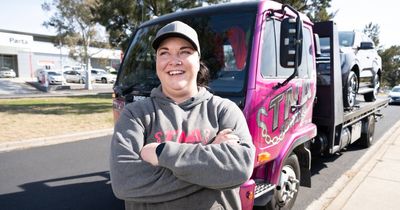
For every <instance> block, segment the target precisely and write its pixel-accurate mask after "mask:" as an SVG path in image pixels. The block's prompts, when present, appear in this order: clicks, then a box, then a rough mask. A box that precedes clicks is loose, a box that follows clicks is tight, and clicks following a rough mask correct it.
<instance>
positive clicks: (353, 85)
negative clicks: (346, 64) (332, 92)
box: [343, 71, 358, 108]
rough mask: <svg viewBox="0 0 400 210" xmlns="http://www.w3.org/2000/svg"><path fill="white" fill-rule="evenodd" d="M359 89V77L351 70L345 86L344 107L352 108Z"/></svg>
mask: <svg viewBox="0 0 400 210" xmlns="http://www.w3.org/2000/svg"><path fill="white" fill-rule="evenodd" d="M357 89H358V78H357V75H356V74H355V73H354V72H353V71H350V72H349V76H348V77H347V82H346V85H345V87H344V88H343V103H344V107H346V108H351V107H353V106H354V104H355V103H356V95H357Z"/></svg>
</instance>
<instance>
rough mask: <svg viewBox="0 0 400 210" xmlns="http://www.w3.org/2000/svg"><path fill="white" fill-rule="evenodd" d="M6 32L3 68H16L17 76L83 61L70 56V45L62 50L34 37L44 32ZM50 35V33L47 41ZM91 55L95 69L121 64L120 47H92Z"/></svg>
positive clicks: (0, 52)
mask: <svg viewBox="0 0 400 210" xmlns="http://www.w3.org/2000/svg"><path fill="white" fill-rule="evenodd" d="M3 31H4V30H1V29H0V67H2V66H7V67H10V68H12V69H14V71H15V72H16V73H17V77H21V78H36V71H37V70H38V69H41V68H46V67H50V68H53V69H56V70H62V67H63V66H77V65H81V62H80V61H77V60H74V59H72V58H71V57H69V49H68V48H67V47H61V49H60V48H59V47H57V46H55V45H54V43H51V42H45V41H35V39H34V37H35V36H41V37H43V36H45V35H35V34H31V35H30V34H27V33H22V32H21V33H22V34H19V32H3ZM50 38H51V36H48V40H51V39H50ZM42 40H43V39H42ZM89 54H90V55H91V57H92V59H91V61H93V65H92V66H93V67H96V68H105V67H106V66H113V67H114V66H117V65H119V63H120V55H121V51H120V50H112V49H97V48H89ZM104 60H105V61H104ZM104 64H107V65H104ZM102 65H104V66H102Z"/></svg>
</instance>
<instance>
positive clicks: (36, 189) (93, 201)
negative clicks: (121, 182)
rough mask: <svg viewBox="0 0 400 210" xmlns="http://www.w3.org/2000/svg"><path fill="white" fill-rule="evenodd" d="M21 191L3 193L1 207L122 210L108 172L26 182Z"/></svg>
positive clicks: (47, 209)
mask: <svg viewBox="0 0 400 210" xmlns="http://www.w3.org/2000/svg"><path fill="white" fill-rule="evenodd" d="M19 187H20V188H22V189H23V191H22V192H17V193H11V194H3V195H0V203H1V209H7V210H21V209H30V210H32V209H41V210H50V209H51V210H53V209H73V210H87V209H96V210H120V209H121V210H122V209H124V203H123V201H121V200H119V199H117V198H115V196H114V194H113V193H112V190H111V185H110V176H109V172H98V173H92V174H84V175H77V176H70V177H63V178H57V179H49V180H43V181H38V182H32V183H27V184H23V185H21V186H19Z"/></svg>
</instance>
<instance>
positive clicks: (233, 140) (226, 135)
mask: <svg viewBox="0 0 400 210" xmlns="http://www.w3.org/2000/svg"><path fill="white" fill-rule="evenodd" d="M221 143H227V144H239V143H240V138H239V136H238V135H236V134H234V133H233V130H232V129H230V128H226V129H224V130H222V131H220V132H219V133H218V135H217V136H216V137H215V140H214V141H213V144H221Z"/></svg>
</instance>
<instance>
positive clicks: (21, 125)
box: [0, 94, 113, 142]
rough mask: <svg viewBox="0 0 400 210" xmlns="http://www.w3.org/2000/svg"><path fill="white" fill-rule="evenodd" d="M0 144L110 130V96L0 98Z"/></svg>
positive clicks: (111, 117) (111, 121)
mask: <svg viewBox="0 0 400 210" xmlns="http://www.w3.org/2000/svg"><path fill="white" fill-rule="evenodd" d="M0 119H1V120H0V142H6V141H21V140H24V139H32V138H39V137H47V136H56V135H63V134H68V133H72V132H82V131H92V130H98V129H107V128H112V127H113V115H112V100H111V94H100V95H90V96H70V97H49V98H21V99H0Z"/></svg>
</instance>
